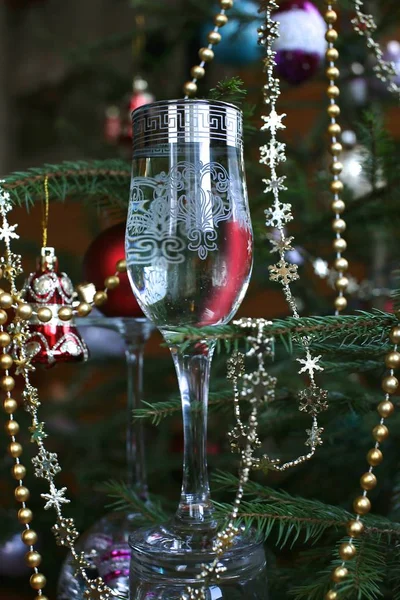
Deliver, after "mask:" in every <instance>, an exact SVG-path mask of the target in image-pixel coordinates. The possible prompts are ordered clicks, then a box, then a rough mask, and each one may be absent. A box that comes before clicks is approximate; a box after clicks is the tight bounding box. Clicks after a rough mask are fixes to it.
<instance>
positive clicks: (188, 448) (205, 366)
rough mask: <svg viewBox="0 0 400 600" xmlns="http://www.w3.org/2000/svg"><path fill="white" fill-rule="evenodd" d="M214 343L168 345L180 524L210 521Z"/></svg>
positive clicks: (202, 523) (211, 515)
mask: <svg viewBox="0 0 400 600" xmlns="http://www.w3.org/2000/svg"><path fill="white" fill-rule="evenodd" d="M214 348H215V342H214V341H210V342H207V343H206V342H201V343H199V342H196V343H195V344H191V345H189V346H188V345H187V344H185V345H182V346H181V345H177V346H170V350H171V353H172V357H173V359H174V363H175V368H176V372H177V374H178V381H179V389H180V393H181V399H182V414H183V433H184V456H183V482H182V492H181V499H180V503H179V508H178V511H177V513H176V519H177V520H178V521H179V522H180V523H182V524H183V525H185V524H187V525H198V526H202V525H205V526H206V527H207V528H209V527H210V523H211V522H212V521H213V507H212V504H211V500H210V486H209V483H208V471H207V410H208V389H209V380H210V368H211V360H212V355H213V352H214Z"/></svg>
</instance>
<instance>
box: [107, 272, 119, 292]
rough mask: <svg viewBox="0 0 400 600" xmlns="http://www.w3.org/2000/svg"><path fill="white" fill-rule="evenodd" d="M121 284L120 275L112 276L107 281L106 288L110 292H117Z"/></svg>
mask: <svg viewBox="0 0 400 600" xmlns="http://www.w3.org/2000/svg"><path fill="white" fill-rule="evenodd" d="M119 283H120V281H119V277H118V275H111V276H110V277H107V278H106V279H105V281H104V286H105V287H106V288H107V289H109V290H115V288H117V287H118V286H119Z"/></svg>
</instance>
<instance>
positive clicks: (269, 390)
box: [241, 369, 277, 404]
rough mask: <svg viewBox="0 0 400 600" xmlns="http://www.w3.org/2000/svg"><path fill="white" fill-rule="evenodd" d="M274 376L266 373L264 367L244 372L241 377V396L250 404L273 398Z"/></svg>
mask: <svg viewBox="0 0 400 600" xmlns="http://www.w3.org/2000/svg"><path fill="white" fill-rule="evenodd" d="M276 383H277V380H276V377H271V376H270V375H268V373H267V372H266V371H264V369H260V370H258V371H254V373H251V374H250V375H249V374H246V375H245V376H244V377H243V390H242V393H241V397H242V398H243V400H246V401H247V402H250V404H262V403H267V402H272V401H273V400H275V388H276Z"/></svg>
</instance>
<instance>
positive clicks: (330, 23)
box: [324, 0, 349, 315]
mask: <svg viewBox="0 0 400 600" xmlns="http://www.w3.org/2000/svg"><path fill="white" fill-rule="evenodd" d="M334 5H335V2H333V0H332V1H330V2H329V1H328V2H327V9H326V11H325V15H324V17H325V22H326V24H327V27H328V29H327V32H326V35H325V38H326V41H327V42H328V49H327V51H326V60H327V63H328V67H327V69H326V76H327V78H328V80H329V85H328V88H327V95H328V98H329V106H328V108H327V112H328V117H329V119H330V124H329V126H328V135H329V136H330V138H331V139H330V152H331V154H332V163H331V165H330V172H331V173H332V176H333V179H332V181H331V184H330V190H331V192H332V194H333V201H332V204H331V209H332V211H333V213H334V215H335V218H334V220H333V222H332V229H333V232H334V233H335V234H336V238H335V240H334V242H333V249H334V251H335V252H336V260H335V269H336V271H337V273H338V275H337V278H336V281H335V288H336V290H337V292H338V296H337V297H336V299H335V301H334V305H335V313H336V315H338V314H339V313H340V312H342V311H343V310H345V308H346V307H347V299H346V297H345V295H344V294H345V291H346V290H347V287H348V285H349V280H348V278H347V277H346V276H345V273H346V271H347V269H348V266H349V265H348V261H347V260H346V259H344V258H343V257H342V252H344V251H345V250H346V248H347V243H346V241H345V240H344V239H343V238H342V233H344V232H345V230H346V222H345V221H344V219H343V218H342V217H341V215H342V214H343V212H344V210H345V208H346V206H345V203H344V202H343V200H342V199H341V198H340V194H341V193H342V191H343V187H344V186H343V183H342V182H341V181H340V174H341V172H342V169H343V165H342V163H341V162H340V160H339V156H340V153H341V151H342V145H341V144H340V142H338V138H339V137H340V134H341V132H342V129H341V127H340V125H339V123H338V122H337V119H338V117H339V115H340V107H339V106H338V104H337V103H336V99H337V98H338V96H339V94H340V90H339V88H338V86H337V85H336V80H337V79H338V78H339V76H340V72H339V69H338V68H337V67H336V66H335V62H336V61H337V60H338V58H339V52H338V50H337V48H335V46H334V44H335V42H336V41H337V38H338V33H337V31H336V29H335V28H334V25H335V23H336V21H337V13H336V11H335V10H334Z"/></svg>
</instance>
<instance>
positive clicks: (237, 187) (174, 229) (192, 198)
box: [126, 161, 250, 267]
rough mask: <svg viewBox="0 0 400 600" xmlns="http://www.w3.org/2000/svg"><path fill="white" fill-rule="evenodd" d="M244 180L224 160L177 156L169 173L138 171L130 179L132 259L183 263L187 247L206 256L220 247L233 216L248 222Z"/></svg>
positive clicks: (128, 248)
mask: <svg viewBox="0 0 400 600" xmlns="http://www.w3.org/2000/svg"><path fill="white" fill-rule="evenodd" d="M241 186H242V183H241V182H240V181H238V180H234V179H232V178H230V177H229V175H228V172H227V171H226V169H225V168H224V167H223V166H222V165H221V164H219V163H216V162H213V163H208V164H203V163H202V162H200V161H199V162H196V163H190V162H187V161H181V162H178V163H177V164H176V165H175V166H174V167H173V168H172V169H171V170H170V171H169V172H168V173H166V172H165V171H162V172H161V173H159V174H158V175H156V176H155V177H134V178H133V179H132V185H131V201H130V204H129V213H128V223H127V241H126V252H127V262H128V265H133V264H136V265H138V264H142V265H157V266H159V267H163V266H165V265H166V264H178V263H182V262H184V260H185V251H186V250H189V251H191V252H196V253H197V254H198V256H199V258H200V259H202V260H205V259H206V258H207V256H208V253H209V252H214V251H215V250H217V249H218V248H217V243H216V242H217V239H218V225H219V223H221V222H222V221H228V220H230V219H232V217H233V211H234V207H235V215H234V217H235V220H236V221H237V222H238V223H239V224H241V225H243V226H245V227H247V228H249V227H250V223H249V217H248V213H247V211H246V210H245V207H243V210H241V209H238V206H237V203H236V204H235V196H236V198H238V197H241V196H242V193H243V192H242V190H241ZM188 190H191V191H189V192H188Z"/></svg>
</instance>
